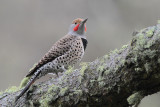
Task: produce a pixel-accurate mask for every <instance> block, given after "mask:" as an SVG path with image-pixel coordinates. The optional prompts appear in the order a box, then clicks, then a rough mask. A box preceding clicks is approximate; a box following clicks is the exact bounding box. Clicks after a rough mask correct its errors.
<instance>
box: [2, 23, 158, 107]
mask: <svg viewBox="0 0 160 107" xmlns="http://www.w3.org/2000/svg"><path fill="white" fill-rule="evenodd" d="M21 90H22V88H21V89H17V90H16V91H11V92H10V91H9V89H8V91H5V92H3V93H2V94H1V95H0V105H1V106H4V107H5V106H7V107H8V106H9V107H12V106H16V107H28V106H35V107H38V106H41V107H58V106H62V107H66V106H79V107H81V106H82V107H85V106H90V107H128V106H137V105H138V104H139V103H140V101H141V100H142V99H143V98H144V97H145V96H147V95H151V94H154V93H156V92H159V91H160V24H157V25H156V26H153V27H148V28H145V29H142V30H141V31H139V32H135V33H134V34H133V39H132V40H131V41H130V42H129V44H128V45H125V46H123V47H122V48H121V49H119V50H117V49H116V50H114V51H112V52H110V53H109V54H107V55H104V56H103V57H101V58H98V59H96V60H95V61H93V62H88V63H82V64H81V67H80V69H76V70H73V69H72V68H70V69H69V70H68V71H66V72H65V73H63V75H61V76H60V77H58V78H52V79H49V80H48V81H45V82H40V83H37V84H35V85H33V86H32V87H31V88H30V89H29V91H27V92H26V93H25V94H24V95H23V96H22V97H21V98H20V99H19V100H18V101H17V103H15V102H14V100H15V97H16V96H17V95H18V94H19V93H20V91H21Z"/></svg>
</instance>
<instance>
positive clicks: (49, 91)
mask: <svg viewBox="0 0 160 107" xmlns="http://www.w3.org/2000/svg"><path fill="white" fill-rule="evenodd" d="M54 87H55V85H54V84H52V85H51V86H49V89H48V91H47V93H51V92H52V90H53V88H54Z"/></svg>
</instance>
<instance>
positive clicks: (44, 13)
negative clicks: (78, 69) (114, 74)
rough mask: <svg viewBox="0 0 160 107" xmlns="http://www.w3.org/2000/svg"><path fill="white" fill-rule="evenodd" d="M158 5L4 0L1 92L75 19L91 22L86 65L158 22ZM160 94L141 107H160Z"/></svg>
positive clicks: (139, 0)
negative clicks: (136, 31)
mask: <svg viewBox="0 0 160 107" xmlns="http://www.w3.org/2000/svg"><path fill="white" fill-rule="evenodd" d="M159 4H160V1H159V0H69V1H68V0H63V1H62V0H0V90H5V89H6V88H8V87H10V86H13V85H16V86H19V84H20V81H21V80H22V79H23V77H24V76H25V75H26V74H27V72H28V70H29V69H30V68H31V67H32V65H33V64H34V63H35V62H37V61H39V59H40V58H41V57H42V56H43V55H44V54H45V53H46V52H47V51H48V50H49V49H50V47H51V46H52V44H53V43H55V42H56V41H57V40H58V39H59V38H61V37H62V36H64V35H65V34H66V33H67V32H68V28H69V25H70V23H71V22H72V20H73V19H75V18H78V17H80V18H88V19H89V20H88V22H87V38H88V41H89V44H88V47H87V50H86V53H85V56H84V58H83V61H84V62H89V61H93V60H94V59H96V58H97V57H101V56H103V55H104V54H106V53H107V52H109V51H110V50H114V49H115V48H118V49H119V48H120V47H122V46H123V45H125V44H127V43H128V42H129V41H130V40H131V39H132V32H133V31H135V30H140V29H141V28H144V27H148V26H153V25H155V24H156V23H157V20H158V19H160V12H159V10H160V6H159ZM159 99H160V94H154V95H152V96H148V97H145V98H144V99H143V101H142V102H141V104H140V107H159V105H160V102H159Z"/></svg>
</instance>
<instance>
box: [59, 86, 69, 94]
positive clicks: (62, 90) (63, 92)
mask: <svg viewBox="0 0 160 107" xmlns="http://www.w3.org/2000/svg"><path fill="white" fill-rule="evenodd" d="M67 91H68V87H65V88H62V89H61V91H60V93H59V95H60V96H64V95H65V93H66V92H67Z"/></svg>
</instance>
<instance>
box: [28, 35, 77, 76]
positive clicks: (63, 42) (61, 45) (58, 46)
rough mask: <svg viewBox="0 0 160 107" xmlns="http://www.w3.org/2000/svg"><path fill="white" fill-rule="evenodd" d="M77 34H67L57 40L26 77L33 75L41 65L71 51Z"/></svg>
mask: <svg viewBox="0 0 160 107" xmlns="http://www.w3.org/2000/svg"><path fill="white" fill-rule="evenodd" d="M75 38H76V36H71V35H66V36H64V37H63V38H61V39H60V40H59V41H57V42H56V43H55V44H54V45H53V46H52V48H51V49H50V50H49V51H48V52H47V53H46V54H45V55H44V57H42V59H41V60H40V61H39V62H38V63H37V64H36V65H35V66H34V67H33V68H32V69H31V70H30V71H29V73H28V74H27V75H26V77H29V76H31V75H32V74H34V72H36V71H37V69H39V68H40V67H42V66H43V65H45V64H46V63H48V62H51V61H53V60H54V59H55V58H57V57H59V56H61V55H63V54H64V53H66V52H67V51H69V49H70V47H71V43H72V42H73V41H74V40H75Z"/></svg>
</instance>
